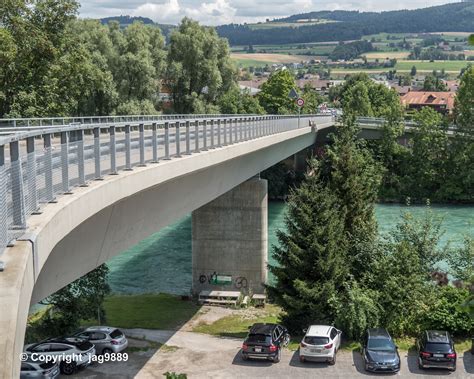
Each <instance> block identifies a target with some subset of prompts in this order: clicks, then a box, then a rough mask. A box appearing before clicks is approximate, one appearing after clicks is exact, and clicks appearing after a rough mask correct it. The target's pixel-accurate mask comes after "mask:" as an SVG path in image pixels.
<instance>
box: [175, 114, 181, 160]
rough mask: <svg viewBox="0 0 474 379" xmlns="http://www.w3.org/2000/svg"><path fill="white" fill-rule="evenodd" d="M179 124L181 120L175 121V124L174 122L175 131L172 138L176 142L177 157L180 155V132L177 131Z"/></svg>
mask: <svg viewBox="0 0 474 379" xmlns="http://www.w3.org/2000/svg"><path fill="white" fill-rule="evenodd" d="M180 125H181V121H176V124H175V128H176V132H175V136H174V140H175V144H176V156H177V157H180V156H181V133H180V131H179V128H180Z"/></svg>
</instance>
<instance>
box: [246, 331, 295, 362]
mask: <svg viewBox="0 0 474 379" xmlns="http://www.w3.org/2000/svg"><path fill="white" fill-rule="evenodd" d="M289 342H290V334H289V333H288V330H287V329H286V328H285V327H283V326H281V325H277V324H254V325H253V326H252V327H251V328H250V329H249V334H248V335H247V337H246V338H245V340H244V343H243V344H242V359H243V360H247V359H249V358H257V359H269V360H272V361H273V362H274V363H278V362H280V359H281V349H282V348H283V347H285V346H287V345H288V343H289Z"/></svg>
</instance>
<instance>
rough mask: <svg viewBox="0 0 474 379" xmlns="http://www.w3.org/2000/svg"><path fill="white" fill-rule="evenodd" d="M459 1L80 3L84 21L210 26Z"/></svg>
mask: <svg viewBox="0 0 474 379" xmlns="http://www.w3.org/2000/svg"><path fill="white" fill-rule="evenodd" d="M458 1H459V0H352V1H351V0H348V1H346V0H338V1H334V2H328V1H318V0H205V1H197V0H80V3H81V9H80V15H81V17H84V18H102V17H108V16H119V15H130V16H143V17H148V18H151V19H152V20H153V21H155V22H158V23H165V24H177V23H179V21H180V20H181V19H182V18H183V17H184V16H188V17H191V18H192V19H194V20H198V21H200V22H201V23H202V24H206V25H221V24H228V23H231V22H234V23H243V22H249V23H250V22H257V21H265V19H267V18H270V19H272V18H280V17H285V16H290V15H293V14H297V13H305V12H311V11H317V10H338V9H340V10H360V11H383V10H394V9H414V8H424V7H428V6H433V5H440V4H446V3H450V2H451V3H455V2H458Z"/></svg>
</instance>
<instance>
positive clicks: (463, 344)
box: [454, 338, 472, 354]
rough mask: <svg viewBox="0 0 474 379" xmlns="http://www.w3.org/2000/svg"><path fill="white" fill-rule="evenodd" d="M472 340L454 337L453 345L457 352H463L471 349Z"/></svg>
mask: <svg viewBox="0 0 474 379" xmlns="http://www.w3.org/2000/svg"><path fill="white" fill-rule="evenodd" d="M471 344H472V340H471V339H470V338H455V339H454V347H455V349H456V351H457V353H458V354H459V353H464V352H466V351H471Z"/></svg>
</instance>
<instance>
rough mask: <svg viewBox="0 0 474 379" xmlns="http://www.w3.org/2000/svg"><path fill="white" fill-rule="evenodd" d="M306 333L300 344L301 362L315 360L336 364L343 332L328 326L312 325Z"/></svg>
mask: <svg viewBox="0 0 474 379" xmlns="http://www.w3.org/2000/svg"><path fill="white" fill-rule="evenodd" d="M304 332H305V333H306V334H305V336H304V337H303V340H302V341H301V343H300V362H305V361H306V360H315V361H327V362H328V363H329V364H330V365H334V364H336V354H337V351H338V350H339V347H340V346H341V336H342V332H341V331H340V330H338V329H336V328H335V327H333V326H327V325H311V326H310V327H309V328H308V329H307V330H304Z"/></svg>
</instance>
